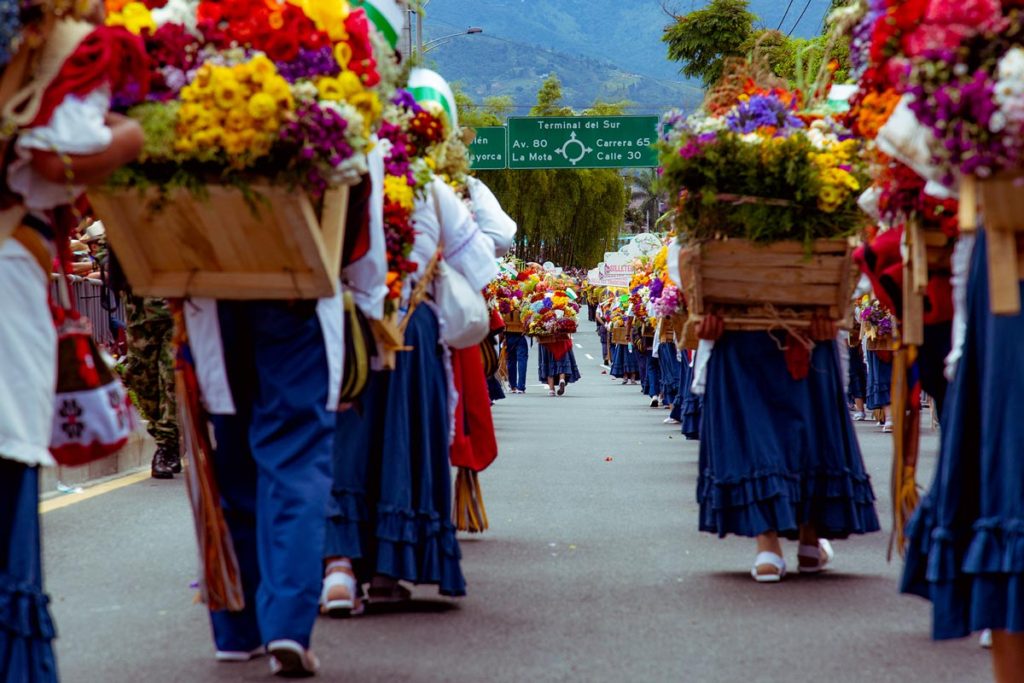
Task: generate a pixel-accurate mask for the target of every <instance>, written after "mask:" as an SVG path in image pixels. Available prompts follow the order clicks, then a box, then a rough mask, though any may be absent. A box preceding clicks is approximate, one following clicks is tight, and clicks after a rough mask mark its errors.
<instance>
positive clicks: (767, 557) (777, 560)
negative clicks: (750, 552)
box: [750, 552, 786, 583]
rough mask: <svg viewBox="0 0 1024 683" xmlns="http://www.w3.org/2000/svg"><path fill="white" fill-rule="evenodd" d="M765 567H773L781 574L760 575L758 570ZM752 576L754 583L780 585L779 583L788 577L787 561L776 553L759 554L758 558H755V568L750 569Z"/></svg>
mask: <svg viewBox="0 0 1024 683" xmlns="http://www.w3.org/2000/svg"><path fill="white" fill-rule="evenodd" d="M764 565H771V566H772V567H775V568H776V569H778V570H779V573H778V574H759V573H758V571H757V568H758V567H761V566H764ZM750 575H751V576H752V577H753V578H754V581H757V582H758V583H778V582H779V581H782V577H784V576H785V575H786V561H785V560H784V559H782V557H780V556H779V555H776V554H775V553H769V552H763V553H758V554H757V557H755V558H754V566H753V567H752V568H751V569H750Z"/></svg>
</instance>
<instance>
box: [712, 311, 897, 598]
mask: <svg viewBox="0 0 1024 683" xmlns="http://www.w3.org/2000/svg"><path fill="white" fill-rule="evenodd" d="M700 337H701V339H704V340H709V341H713V342H714V346H713V350H712V351H711V353H710V359H709V360H708V362H707V367H706V371H707V378H706V389H705V393H704V405H703V409H704V413H705V414H704V420H703V429H702V432H701V435H700V437H701V447H700V476H699V480H698V485H697V498H698V501H699V503H700V530H701V531H705V532H708V533H714V534H717V535H718V536H719V537H725V536H727V535H729V534H735V535H738V536H747V537H750V538H754V539H756V542H757V555H756V558H755V559H754V563H753V567H752V568H751V570H750V574H751V576H752V578H753V579H754V580H755V581H757V582H758V583H775V582H779V581H781V580H782V579H783V578H784V577H785V576H786V573H787V564H786V561H785V559H784V558H783V551H782V545H781V542H780V539H782V538H788V539H791V540H798V541H799V548H798V550H797V560H798V565H797V567H798V569H799V571H800V572H801V573H808V574H814V573H818V572H821V571H823V570H825V569H826V568H827V567H828V565H829V563H830V562H831V561H832V559H833V556H834V553H833V549H832V546H831V544H830V543H829V541H828V539H843V538H847V537H848V536H850V535H854V534H866V533H870V532H874V531H878V530H879V528H880V527H879V523H878V516H877V514H876V512H875V507H874V492H873V491H872V488H871V482H870V478H869V477H868V474H867V471H866V470H865V467H864V461H863V458H862V457H861V452H860V447H859V446H858V444H857V439H856V436H855V434H854V431H853V423H852V422H851V420H850V415H849V413H848V412H847V409H846V402H845V400H844V397H843V395H842V386H843V382H842V378H841V376H840V372H839V358H838V350H837V346H836V342H835V338H836V329H835V325H834V323H833V322H831V321H829V320H824V319H816V320H815V321H814V324H813V325H812V327H811V330H810V337H811V339H810V340H797V339H795V338H793V337H789V338H788V339H787V338H786V337H785V335H783V336H781V337H780V335H778V334H774V333H768V332H724V324H723V321H722V319H721V318H719V317H717V316H714V315H708V316H706V317H705V319H704V321H703V322H702V324H701V328H700ZM811 343H813V346H812V348H810V349H807V348H806V347H805V346H804V344H811ZM782 348H788V349H789V351H786V352H783V351H782V350H781V349H782ZM698 372H700V368H698Z"/></svg>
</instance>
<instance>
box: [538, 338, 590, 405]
mask: <svg viewBox="0 0 1024 683" xmlns="http://www.w3.org/2000/svg"><path fill="white" fill-rule="evenodd" d="M537 375H538V377H537V378H538V379H539V380H540V381H541V382H542V383H544V384H547V385H548V396H563V395H564V394H565V388H566V385H567V384H575V383H576V382H578V381H580V379H581V375H580V369H579V366H578V365H577V364H576V354H575V353H573V349H572V338H571V337H569V338H568V339H559V340H552V341H547V340H541V342H540V356H539V358H538V360H537ZM556 384H557V387H556Z"/></svg>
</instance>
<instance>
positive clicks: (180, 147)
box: [174, 136, 196, 154]
mask: <svg viewBox="0 0 1024 683" xmlns="http://www.w3.org/2000/svg"><path fill="white" fill-rule="evenodd" d="M174 151H176V152H181V153H183V154H191V153H192V152H194V151H196V145H195V143H194V142H193V141H192V138H190V137H184V136H182V137H179V138H178V139H177V140H175V141H174Z"/></svg>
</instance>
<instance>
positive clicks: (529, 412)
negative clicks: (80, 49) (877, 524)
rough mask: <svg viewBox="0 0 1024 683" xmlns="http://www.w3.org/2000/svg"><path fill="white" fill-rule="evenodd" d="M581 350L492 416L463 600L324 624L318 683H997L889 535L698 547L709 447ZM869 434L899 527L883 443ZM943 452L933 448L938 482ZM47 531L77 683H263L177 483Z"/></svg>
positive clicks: (63, 517) (57, 513)
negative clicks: (210, 583)
mask: <svg viewBox="0 0 1024 683" xmlns="http://www.w3.org/2000/svg"><path fill="white" fill-rule="evenodd" d="M588 329H589V326H588ZM577 342H578V344H580V345H582V347H581V348H577V349H576V353H577V356H578V359H579V364H580V367H581V370H582V372H583V375H584V379H583V380H582V382H580V383H579V384H576V385H574V386H571V387H570V389H569V392H568V394H567V395H566V396H565V397H563V398H558V399H554V398H549V397H548V396H547V391H546V390H542V389H541V388H540V387H539V386H538V385H537V384H536V382H535V380H536V370H535V369H533V368H534V365H533V362H535V360H536V353H535V351H533V350H531V361H532V362H531V374H530V382H531V383H530V387H529V390H528V393H527V394H526V395H525V396H510V397H508V399H506V400H504V401H501V402H499V403H498V405H497V406H496V407H495V421H496V423H497V427H498V432H499V439H500V443H501V455H500V456H499V459H498V461H497V463H495V465H494V466H492V467H491V468H490V469H489V470H488V471H487V472H486V473H484V474H483V475H482V477H481V481H482V485H483V487H484V496H485V501H486V504H487V509H488V512H489V515H490V521H491V529H490V531H488V532H487V533H486V534H484V535H482V536H478V537H465V538H463V539H462V550H463V554H464V560H463V569H464V572H465V574H466V577H467V579H468V581H469V595H468V597H466V598H463V599H459V600H449V599H444V598H440V597H439V596H438V595H437V593H436V591H434V590H433V589H431V588H417V589H416V590H415V591H414V595H415V598H416V601H415V602H414V603H413V605H412V606H411V608H410V609H408V610H406V611H403V612H384V613H372V614H368V615H365V616H362V617H359V618H355V619H351V620H348V621H330V620H326V619H325V620H322V621H321V622H320V623H319V625H318V627H317V630H316V633H315V635H314V648H315V649H316V651H317V653H318V655H319V656H320V658H321V660H322V661H323V680H328V681H387V682H389V683H397V682H403V681H409V682H421V681H422V682H428V681H455V682H477V681H480V682H484V681H716V682H717V681H723V682H734V681H735V682H737V683H756V682H759V681H772V682H774V681H780V682H781V681H786V682H803V681H808V682H812V681H813V682H818V681H827V682H828V683H845V682H847V681H849V682H861V681H872V682H883V681H893V682H895V681H899V682H901V683H906V682H914V681H921V682H925V681H927V682H934V683H939V682H949V683H970V682H973V681H988V680H991V679H990V674H989V662H988V656H987V655H986V653H985V652H984V651H982V650H980V649H979V648H978V647H977V644H976V642H975V641H974V640H973V639H972V640H964V641H958V642H952V643H942V644H936V643H933V642H931V641H930V640H929V637H928V632H929V608H928V605H927V603H925V602H923V601H921V600H919V599H916V598H911V597H906V596H900V595H898V594H897V593H896V588H895V586H896V581H897V577H898V575H899V572H900V563H899V562H898V561H895V562H892V563H889V562H887V561H886V546H887V542H888V535H887V533H879V534H874V535H872V536H869V537H866V538H864V537H862V538H857V539H854V540H850V541H845V542H840V543H837V544H836V551H837V558H836V562H835V569H834V571H832V572H830V573H828V574H825V575H822V576H818V577H812V578H807V577H800V576H797V575H791V577H787V579H786V580H785V581H784V582H783V583H782V584H778V585H757V584H755V583H754V582H753V581H751V579H750V577H749V574H748V571H749V567H750V563H751V561H752V559H753V556H754V548H753V543H752V541H750V540H747V539H737V538H729V539H726V540H719V539H717V538H714V537H711V536H709V535H705V534H699V533H698V532H697V505H696V502H695V498H694V491H695V481H696V477H697V444H696V443H694V442H687V441H684V440H683V439H682V437H681V436H680V435H679V433H678V432H677V430H676V428H671V427H668V426H666V425H663V424H662V420H663V419H664V417H665V416H666V415H667V411H664V410H653V409H651V408H649V407H648V404H647V401H646V400H644V399H643V397H641V396H640V395H639V392H638V390H637V388H636V387H624V386H621V385H620V384H619V383H618V382H613V381H612V380H610V379H609V378H608V377H607V376H605V375H601V374H600V373H601V368H600V367H599V364H598V361H597V360H594V359H595V358H598V357H599V356H600V353H599V350H598V344H597V337H596V335H594V334H591V333H589V332H587V333H585V334H581V335H579V338H578V340H577ZM588 354H589V355H588ZM858 430H859V434H860V437H861V443H862V445H863V448H864V452H865V456H866V460H867V463H868V468H869V470H870V472H871V474H872V476H873V478H874V484H875V490H876V494H877V495H878V497H879V513H880V516H882V517H883V519H885V520H888V516H889V505H888V478H889V477H888V469H889V451H890V447H889V441H888V438H887V437H886V436H883V435H881V434H880V433H878V430H877V428H876V427H873V426H868V425H861V426H859V427H858ZM936 448H937V440H936V438H935V435H934V433H932V434H930V435H929V436H928V437H927V438H926V442H925V447H924V449H923V450H924V452H925V453H926V457H925V460H926V470H928V471H925V472H923V473H922V475H921V477H920V478H921V481H923V482H925V483H928V482H929V481H930V476H931V474H930V469H931V466H932V464H933V462H934V454H935V451H936ZM43 519H44V534H45V538H44V543H45V549H46V571H47V581H48V590H49V591H50V593H51V595H52V597H53V611H54V615H55V618H56V621H57V626H58V630H59V634H60V638H59V640H58V643H57V648H58V650H57V652H58V658H59V665H60V668H61V673H62V680H63V681H65V683H120V682H136V681H145V682H150V681H152V682H156V683H163V682H170V681H182V682H186V681H187V682H203V681H263V680H267V678H268V676H269V674H268V673H267V663H266V661H265V660H260V661H257V662H254V663H250V664H242V665H237V664H236V665H226V664H216V663H214V661H213V658H212V654H213V652H212V645H211V641H210V637H209V628H208V623H207V619H206V613H205V611H204V609H203V608H202V606H200V605H196V604H193V596H194V591H193V590H192V589H191V588H190V584H191V583H192V581H193V580H194V579H195V576H196V552H195V542H194V536H193V527H192V520H191V515H190V512H189V509H188V504H187V501H186V498H185V492H184V490H183V489H182V485H181V482H180V479H179V480H176V481H173V482H155V481H152V480H148V479H147V480H145V481H142V482H139V483H134V484H132V485H129V486H124V487H122V488H119V489H117V490H114V491H111V492H109V493H106V494H104V495H99V496H96V497H93V498H91V499H87V500H82V501H81V502H77V503H74V504H72V505H68V506H67V507H63V508H61V509H58V510H54V511H52V512H48V513H46V514H44V517H43ZM795 553H796V548H795V545H794V544H789V545H788V546H787V555H788V556H789V561H790V562H791V563H792V562H794V561H795Z"/></svg>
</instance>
